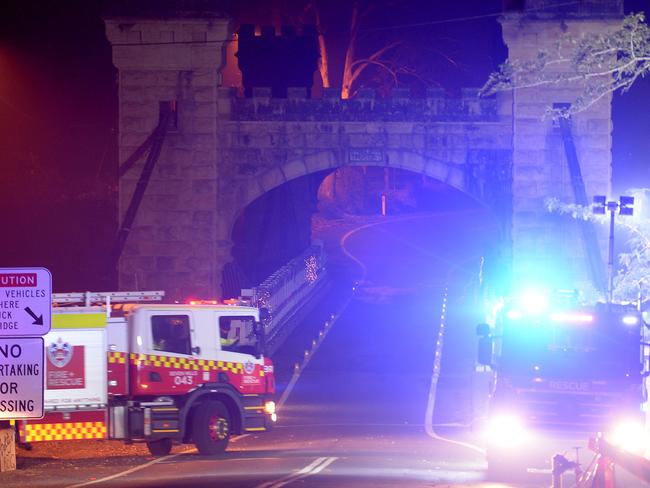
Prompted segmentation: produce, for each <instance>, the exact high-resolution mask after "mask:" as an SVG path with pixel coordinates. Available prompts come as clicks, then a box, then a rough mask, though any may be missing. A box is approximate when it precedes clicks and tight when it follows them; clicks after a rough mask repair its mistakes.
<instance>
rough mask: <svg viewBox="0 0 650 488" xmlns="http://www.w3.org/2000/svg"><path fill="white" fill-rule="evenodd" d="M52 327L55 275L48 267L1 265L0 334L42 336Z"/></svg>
mask: <svg viewBox="0 0 650 488" xmlns="http://www.w3.org/2000/svg"><path fill="white" fill-rule="evenodd" d="M51 326H52V275H51V274H50V272H49V271H48V270H47V269H45V268H0V337H7V336H42V335H45V334H47V333H48V332H49V331H50V328H51Z"/></svg>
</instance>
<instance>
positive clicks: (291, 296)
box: [242, 244, 326, 342]
mask: <svg viewBox="0 0 650 488" xmlns="http://www.w3.org/2000/svg"><path fill="white" fill-rule="evenodd" d="M325 264H326V256H325V252H324V249H323V245H322V244H313V245H311V246H310V247H308V248H307V249H306V250H305V251H303V252H302V253H301V254H300V255H298V256H296V257H295V258H293V259H292V260H291V261H289V262H288V263H287V264H285V265H284V266H282V267H281V268H280V269H278V270H277V271H275V272H274V273H273V274H272V275H271V276H269V277H268V278H266V279H265V280H264V281H263V282H262V283H261V284H259V285H258V286H256V287H255V288H252V289H249V290H242V297H245V298H249V299H250V300H251V301H252V303H253V304H255V306H257V307H259V308H266V309H267V310H268V311H269V316H268V318H267V319H266V320H265V324H264V327H265V332H266V337H267V340H268V341H269V342H271V341H273V339H274V338H275V336H276V335H277V334H278V333H279V332H280V331H281V329H282V325H283V324H284V323H285V322H286V320H287V319H288V318H290V317H291V316H292V315H293V314H294V313H295V312H296V310H297V309H298V307H300V306H301V305H302V304H303V303H304V301H305V299H306V298H307V297H308V296H309V294H310V293H312V291H314V290H316V288H317V286H316V285H317V284H318V283H319V282H320V281H321V280H322V279H323V277H324V276H325V271H326V268H325Z"/></svg>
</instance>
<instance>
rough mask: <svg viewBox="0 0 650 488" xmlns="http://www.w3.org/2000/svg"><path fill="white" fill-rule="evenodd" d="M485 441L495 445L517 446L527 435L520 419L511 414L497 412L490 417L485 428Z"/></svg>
mask: <svg viewBox="0 0 650 488" xmlns="http://www.w3.org/2000/svg"><path fill="white" fill-rule="evenodd" d="M486 434H487V441H488V442H489V443H490V444H492V445H494V446H496V447H505V448H511V447H517V446H520V445H521V444H523V443H524V441H525V440H526V437H527V433H526V428H525V427H524V423H523V422H522V421H521V419H520V418H519V417H518V416H516V415H512V414H499V415H496V416H494V417H493V418H492V419H490V421H489V423H488V428H487V432H486Z"/></svg>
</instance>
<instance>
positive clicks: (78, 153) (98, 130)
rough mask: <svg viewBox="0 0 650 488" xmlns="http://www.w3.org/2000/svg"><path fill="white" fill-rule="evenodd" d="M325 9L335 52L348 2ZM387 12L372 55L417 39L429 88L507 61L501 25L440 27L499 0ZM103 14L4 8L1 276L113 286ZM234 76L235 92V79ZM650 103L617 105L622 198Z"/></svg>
mask: <svg viewBox="0 0 650 488" xmlns="http://www.w3.org/2000/svg"><path fill="white" fill-rule="evenodd" d="M304 3H306V2H301V1H299V0H283V1H280V0H275V1H270V0H263V1H262V0H255V1H254V0H242V1H232V2H223V5H224V6H225V8H227V9H230V11H232V13H233V17H234V19H235V25H237V24H238V23H239V22H242V23H258V24H259V23H274V22H277V23H280V22H285V23H286V22H299V21H302V20H306V21H309V20H310V18H309V16H308V15H307V14H305V13H304V12H303V10H302V9H301V8H299V6H300V5H303V4H304ZM322 3H323V4H324V5H327V6H328V9H325V15H324V17H325V22H326V23H327V25H328V32H326V35H327V36H328V42H331V47H332V48H333V49H334V51H335V52H336V50H337V49H340V47H341V46H342V45H343V43H342V41H341V40H342V39H343V38H344V35H345V32H346V22H347V18H346V16H345V14H344V13H342V12H345V11H346V8H345V7H346V6H349V4H350V2H349V1H347V0H333V1H331V2H322ZM379 3H380V4H381V5H384V6H385V5H388V6H389V7H388V8H384V9H382V8H379V7H378V8H377V9H376V12H375V13H374V14H373V15H372V16H370V17H369V20H368V23H367V24H366V32H365V33H364V42H365V45H366V46H367V48H372V46H373V43H378V42H381V41H383V40H386V39H395V38H402V39H407V41H408V42H407V43H405V46H407V48H409V46H410V50H409V49H405V50H404V55H407V56H409V62H411V63H412V64H413V65H414V66H415V67H417V68H418V69H419V71H420V72H421V73H422V74H423V78H424V79H426V82H428V83H431V84H433V85H439V86H443V87H444V88H446V89H448V90H449V91H453V90H455V89H457V88H458V87H460V86H480V85H482V83H483V82H484V81H485V78H486V77H487V75H488V74H489V72H490V71H491V70H492V69H494V68H495V67H496V65H497V63H498V62H499V61H501V60H502V59H503V56H504V55H505V51H504V48H503V46H502V45H501V43H500V32H499V27H498V24H497V22H496V15H495V16H487V17H485V18H481V19H474V20H469V19H468V20H461V21H454V22H440V21H443V20H449V19H458V18H465V17H471V16H486V15H489V14H493V13H497V12H498V11H499V9H500V1H498V0H467V1H460V2H448V1H438V0H429V1H405V2H398V1H391V0H385V1H382V2H379ZM625 3H626V11H627V12H631V11H634V12H636V11H640V10H645V11H647V12H650V0H627V1H626V2H625ZM102 8H103V5H102V2H100V1H97V0H58V1H56V0H54V1H29V0H20V1H16V0H8V1H7V0H5V1H4V2H2V6H1V7H0V12H2V15H1V17H0V165H1V168H2V179H1V180H0V209H1V211H2V220H3V224H4V225H3V237H2V239H0V267H10V266H46V267H48V268H50V269H51V270H52V271H53V273H54V276H56V277H60V278H59V281H57V282H55V285H54V287H55V290H56V291H70V290H77V291H80V290H81V289H86V288H90V289H99V288H103V289H107V288H112V287H114V286H115V284H114V281H113V276H111V275H110V274H107V273H106V268H105V259H104V256H106V255H107V253H108V252H109V250H110V245H111V243H112V239H113V237H114V234H115V232H116V226H117V215H116V208H115V198H116V183H117V180H116V176H115V173H116V168H117V164H118V162H117V150H116V142H117V140H116V127H117V97H116V94H117V86H116V71H115V69H114V68H113V66H112V64H111V50H110V45H109V43H108V41H107V40H106V38H105V36H104V25H103V21H102V18H101V12H102ZM414 24H422V25H414ZM334 68H335V71H336V68H337V66H336V63H335V66H334ZM235 71H236V70H235ZM235 71H233V70H231V71H230V73H231V75H229V77H226V83H235V82H236V81H237V77H236V72H235ZM233 73H234V75H233ZM367 81H368V82H369V83H381V82H382V80H381V79H372V77H369V78H368V80H367ZM405 82H406V83H407V85H408V84H409V83H411V82H413V83H418V82H417V81H414V80H410V81H409V80H405ZM334 84H337V82H336V78H335V80H334ZM649 97H650V80H647V79H645V80H641V81H640V82H639V83H637V85H636V86H635V87H634V88H633V89H632V90H631V91H630V92H629V93H628V94H624V95H617V96H616V97H615V103H614V162H615V167H614V171H615V188H614V189H615V191H621V190H623V189H626V188H628V187H630V186H632V185H633V186H637V187H638V186H641V185H644V186H650V161H649V158H648V154H650V137H648V132H649V131H648V129H649V128H650V114H649V112H650V111H649V110H647V107H648V100H649V99H650V98H649Z"/></svg>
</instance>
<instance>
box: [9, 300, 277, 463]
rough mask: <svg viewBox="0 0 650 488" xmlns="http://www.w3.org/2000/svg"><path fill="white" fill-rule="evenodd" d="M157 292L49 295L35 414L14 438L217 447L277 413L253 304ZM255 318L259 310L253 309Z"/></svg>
mask: <svg viewBox="0 0 650 488" xmlns="http://www.w3.org/2000/svg"><path fill="white" fill-rule="evenodd" d="M162 297H163V292H110V293H70V294H55V295H54V299H53V301H54V304H53V305H54V306H53V313H52V330H51V332H50V333H49V334H47V335H46V336H45V357H46V359H45V363H46V368H45V411H46V414H45V417H44V418H43V419H41V420H29V421H21V422H18V432H19V434H20V438H21V441H23V442H30V443H31V442H37V441H49V440H68V439H69V440H72V439H121V440H124V441H125V442H127V443H131V442H146V443H147V446H148V448H149V450H150V452H151V453H152V454H153V455H165V454H167V453H169V451H170V450H171V447H172V445H173V444H174V443H194V444H195V445H196V447H197V448H198V450H199V452H200V453H201V454H206V455H215V454H218V453H220V452H222V451H223V450H224V449H225V448H226V446H227V444H228V440H229V438H230V436H231V435H236V434H243V433H247V432H257V431H264V430H267V429H268V428H269V427H270V426H271V425H272V424H273V422H275V421H276V419H277V417H276V414H275V403H274V402H273V400H272V398H273V394H274V391H275V384H274V376H273V364H272V363H271V361H270V360H269V359H268V358H266V357H264V355H263V347H264V327H263V324H262V322H261V320H260V311H259V310H258V309H257V308H254V307H251V306H245V305H242V304H216V302H215V303H214V304H212V303H211V304H205V303H202V304H189V305H185V304H162V303H160V301H161V299H162ZM262 319H263V317H262Z"/></svg>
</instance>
